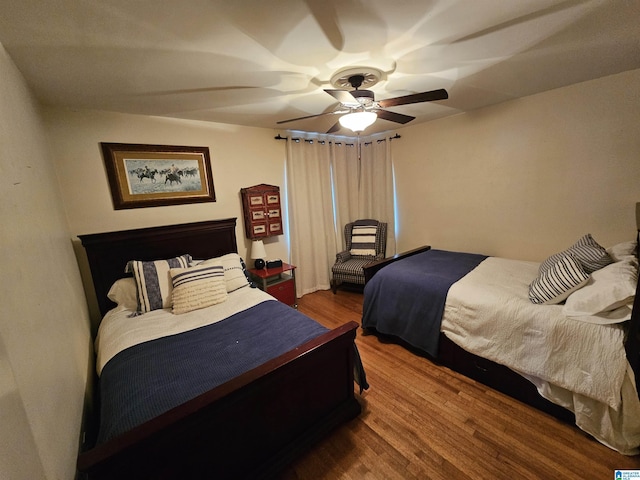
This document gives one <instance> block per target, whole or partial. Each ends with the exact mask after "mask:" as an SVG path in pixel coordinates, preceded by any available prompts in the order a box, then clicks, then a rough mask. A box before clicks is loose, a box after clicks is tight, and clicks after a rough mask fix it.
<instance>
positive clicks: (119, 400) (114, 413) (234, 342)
mask: <svg viewBox="0 0 640 480" xmlns="http://www.w3.org/2000/svg"><path fill="white" fill-rule="evenodd" d="M326 331H328V329H327V328H325V327H323V326H322V325H320V324H319V323H317V322H315V321H313V320H312V319H310V318H308V317H306V316H305V315H303V314H301V313H300V312H298V311H296V310H294V309H292V308H290V307H287V306H286V305H283V304H282V303H280V302H276V301H269V302H263V303H261V304H259V305H256V306H254V307H252V308H249V309H248V310H245V311H243V312H240V313H237V314H235V315H233V316H231V317H229V318H227V319H225V320H222V321H220V322H218V323H214V324H213V325H208V326H205V327H201V328H198V329H196V330H191V331H188V332H184V333H180V334H177V335H172V336H169V337H163V338H159V339H157V340H152V341H149V342H145V343H142V344H139V345H135V346H133V347H130V348H128V349H126V350H123V351H122V352H120V353H118V354H117V355H116V356H114V357H113V358H112V359H111V360H109V362H107V364H106V365H105V367H104V369H103V371H102V375H101V377H100V395H101V407H100V410H101V412H100V418H101V424H100V432H99V437H98V443H103V442H105V441H107V440H109V439H110V438H113V437H114V436H116V435H119V434H121V433H124V432H126V431H128V430H130V429H132V428H133V427H135V426H137V425H140V424H142V423H143V422H145V421H147V420H150V419H152V418H154V417H156V416H158V415H160V414H161V413H164V412H166V411H168V410H170V409H171V408H173V407H175V406H178V405H180V404H182V403H184V402H186V401H188V400H191V399H192V398H195V397H197V396H198V395H200V394H202V393H205V392H207V391H208V390H211V389H212V388H214V387H216V386H218V385H221V384H223V383H225V382H226V381H228V380H231V379H232V378H234V377H236V376H238V375H240V374H242V373H244V372H247V371H249V370H251V369H252V368H255V367H257V366H259V365H262V364H263V363H265V362H266V361H268V360H270V359H272V358H275V357H277V356H279V355H281V354H283V353H286V352H288V351H289V350H291V349H293V348H294V347H296V346H298V345H301V344H303V343H304V342H306V341H308V340H311V339H313V338H315V337H317V336H318V335H321V334H322V333H324V332H326Z"/></svg>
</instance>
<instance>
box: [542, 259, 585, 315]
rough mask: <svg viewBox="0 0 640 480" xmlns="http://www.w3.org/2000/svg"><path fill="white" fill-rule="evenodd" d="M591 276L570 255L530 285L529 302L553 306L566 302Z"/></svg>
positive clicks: (554, 264)
mask: <svg viewBox="0 0 640 480" xmlns="http://www.w3.org/2000/svg"><path fill="white" fill-rule="evenodd" d="M588 280H589V274H588V273H587V272H585V271H584V269H583V268H582V265H581V264H580V262H579V261H578V260H577V259H576V258H575V257H574V256H573V255H572V254H570V253H567V254H565V255H563V256H561V257H559V258H558V259H557V261H556V262H555V263H553V264H552V265H551V266H549V267H548V268H547V269H545V270H544V271H543V272H541V273H539V275H538V276H537V277H536V279H535V280H534V281H533V282H531V284H530V285H529V300H531V302H532V303H536V304H545V305H553V304H557V303H560V302H562V301H563V300H565V299H566V298H567V297H568V296H569V295H571V293H573V292H574V291H576V290H578V289H579V288H580V287H582V286H583V285H585V284H586V283H587V281H588Z"/></svg>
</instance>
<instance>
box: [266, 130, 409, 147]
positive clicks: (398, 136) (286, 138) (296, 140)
mask: <svg viewBox="0 0 640 480" xmlns="http://www.w3.org/2000/svg"><path fill="white" fill-rule="evenodd" d="M273 138H274V139H275V140H289V137H283V136H281V135H280V134H278V135H276V136H275V137H273ZM396 138H402V137H401V136H400V135H398V134H397V133H396V134H395V135H394V136H393V137H389V140H395V139H396ZM291 140H292V141H294V142H296V143H297V142H300V140H302V139H301V138H296V137H292V138H291ZM385 140H387V139H386V138H381V139H379V140H378V143H380V142H384V141H385ZM304 141H305V142H309V143H313V139H304ZM318 142H320V144H321V145H324V144H325V142H326V140H318ZM329 143H335V144H336V145H342V142H332V141H331V140H329ZM372 143H373V142H365V145H371V144H372ZM346 145H347V146H353V145H355V144H354V143H347V144H346Z"/></svg>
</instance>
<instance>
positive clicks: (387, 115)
mask: <svg viewBox="0 0 640 480" xmlns="http://www.w3.org/2000/svg"><path fill="white" fill-rule="evenodd" d="M376 114H377V115H378V118H382V119H383V120H389V121H391V122H396V123H402V124H403V125H404V124H405V123H409V122H410V121H411V120H413V119H414V118H416V117H412V116H410V115H403V114H401V113H396V112H389V111H388V110H377V111H376Z"/></svg>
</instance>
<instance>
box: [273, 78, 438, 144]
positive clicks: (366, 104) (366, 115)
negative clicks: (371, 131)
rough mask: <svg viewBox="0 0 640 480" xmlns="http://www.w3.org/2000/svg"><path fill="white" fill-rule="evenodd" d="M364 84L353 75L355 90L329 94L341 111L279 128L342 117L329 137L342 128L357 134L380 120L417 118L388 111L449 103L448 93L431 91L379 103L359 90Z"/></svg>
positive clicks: (330, 91) (335, 91) (396, 121)
mask: <svg viewBox="0 0 640 480" xmlns="http://www.w3.org/2000/svg"><path fill="white" fill-rule="evenodd" d="M364 81H365V75H363V74H354V75H350V76H349V77H348V83H349V84H350V85H351V87H352V88H353V90H351V91H349V90H327V89H325V92H327V93H328V94H329V95H331V96H332V97H333V98H335V99H336V100H338V101H339V102H340V107H339V108H338V109H337V110H334V111H332V112H325V113H320V114H317V115H307V116H305V117H298V118H291V119H289V120H281V121H279V122H278V124H283V123H289V122H295V121H298V120H306V119H309V118H315V117H323V116H326V115H342V116H341V117H340V118H339V120H338V122H336V123H335V124H334V125H333V126H332V127H331V128H330V129H329V130H328V131H327V133H334V132H337V131H338V130H340V127H346V128H350V129H351V130H353V131H354V132H361V131H363V130H364V129H365V128H366V127H368V126H369V125H371V124H372V123H373V122H375V120H376V119H377V118H382V119H383V120H389V121H391V122H395V123H400V124H403V125H404V124H405V123H408V122H410V121H411V120H413V119H414V118H416V117H412V116H410V115H403V114H401V113H396V112H390V111H388V110H384V109H385V108H388V107H397V106H399V105H409V104H411V103H421V102H433V101H436V100H446V99H447V98H449V94H448V93H447V91H446V90H445V89H442V88H441V89H439V90H431V91H429V92H422V93H414V94H412V95H404V96H402V97H395V98H387V99H386V100H379V101H376V99H375V96H374V94H373V92H372V91H371V90H360V89H359V88H360V86H362V83H363V82H364Z"/></svg>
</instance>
